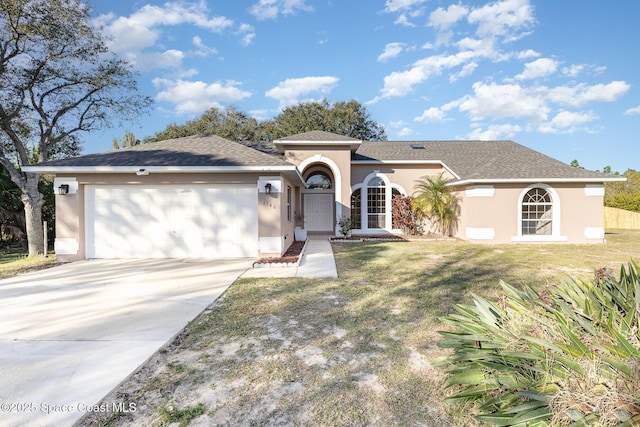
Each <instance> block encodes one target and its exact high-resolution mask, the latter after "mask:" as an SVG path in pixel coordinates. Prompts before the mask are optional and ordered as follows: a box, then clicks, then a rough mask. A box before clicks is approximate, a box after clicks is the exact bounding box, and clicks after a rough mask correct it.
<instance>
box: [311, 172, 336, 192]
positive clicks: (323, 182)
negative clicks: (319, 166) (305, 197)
mask: <svg viewBox="0 0 640 427" xmlns="http://www.w3.org/2000/svg"><path fill="white" fill-rule="evenodd" d="M305 187H306V188H307V189H309V190H330V189H331V188H333V182H332V181H331V178H330V177H329V175H327V174H326V173H324V172H313V173H312V174H311V175H309V176H308V177H307V180H306V182H305Z"/></svg>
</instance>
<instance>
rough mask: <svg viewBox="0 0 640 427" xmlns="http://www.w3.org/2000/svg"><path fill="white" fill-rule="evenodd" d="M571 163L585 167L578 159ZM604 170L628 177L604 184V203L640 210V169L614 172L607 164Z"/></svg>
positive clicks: (610, 205) (628, 209)
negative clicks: (624, 180)
mask: <svg viewBox="0 0 640 427" xmlns="http://www.w3.org/2000/svg"><path fill="white" fill-rule="evenodd" d="M570 164H571V166H573V167H574V168H579V169H584V168H583V167H582V166H580V163H579V162H578V160H572V161H571V163H570ZM598 172H600V171H598ZM602 172H604V173H606V174H610V175H617V176H624V177H625V178H627V181H626V182H606V183H605V184H604V205H605V206H608V207H610V208H618V209H624V210H627V211H633V212H640V171H637V170H634V169H627V170H626V171H625V172H624V173H622V174H621V173H620V172H618V171H616V172H612V170H611V166H605V167H604V168H603V169H602Z"/></svg>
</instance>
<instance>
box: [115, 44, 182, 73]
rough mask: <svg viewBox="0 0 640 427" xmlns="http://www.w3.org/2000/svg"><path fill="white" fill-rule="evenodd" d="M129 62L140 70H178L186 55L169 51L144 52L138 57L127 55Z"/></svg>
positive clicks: (173, 50)
mask: <svg viewBox="0 0 640 427" xmlns="http://www.w3.org/2000/svg"><path fill="white" fill-rule="evenodd" d="M125 58H126V59H128V60H129V62H131V63H132V64H134V65H135V67H136V68H137V69H139V70H144V71H148V70H153V69H158V68H178V67H180V65H182V60H183V59H184V53H183V52H182V51H180V50H176V49H169V50H166V51H164V52H148V53H147V52H142V53H138V54H137V55H127V56H125Z"/></svg>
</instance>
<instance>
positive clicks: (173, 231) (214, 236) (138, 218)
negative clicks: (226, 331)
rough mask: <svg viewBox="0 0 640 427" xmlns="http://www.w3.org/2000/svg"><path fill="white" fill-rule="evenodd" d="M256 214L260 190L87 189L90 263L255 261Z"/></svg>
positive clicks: (198, 187)
mask: <svg viewBox="0 0 640 427" xmlns="http://www.w3.org/2000/svg"><path fill="white" fill-rule="evenodd" d="M257 211H258V198H257V192H256V187H255V186H254V187H246V186H233V185H226V186H217V187H211V186H197V185H194V186H168V185H159V186H149V187H148V186H136V185H126V186H125V185H122V186H109V185H95V186H87V188H86V192H85V214H86V216H85V218H86V228H87V230H86V248H87V258H200V257H205V258H219V257H234V258H235V257H256V256H257V255H258V213H257Z"/></svg>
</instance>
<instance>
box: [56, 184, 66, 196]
mask: <svg viewBox="0 0 640 427" xmlns="http://www.w3.org/2000/svg"><path fill="white" fill-rule="evenodd" d="M58 194H59V195H61V196H64V195H66V194H69V184H60V186H59V187H58Z"/></svg>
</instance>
